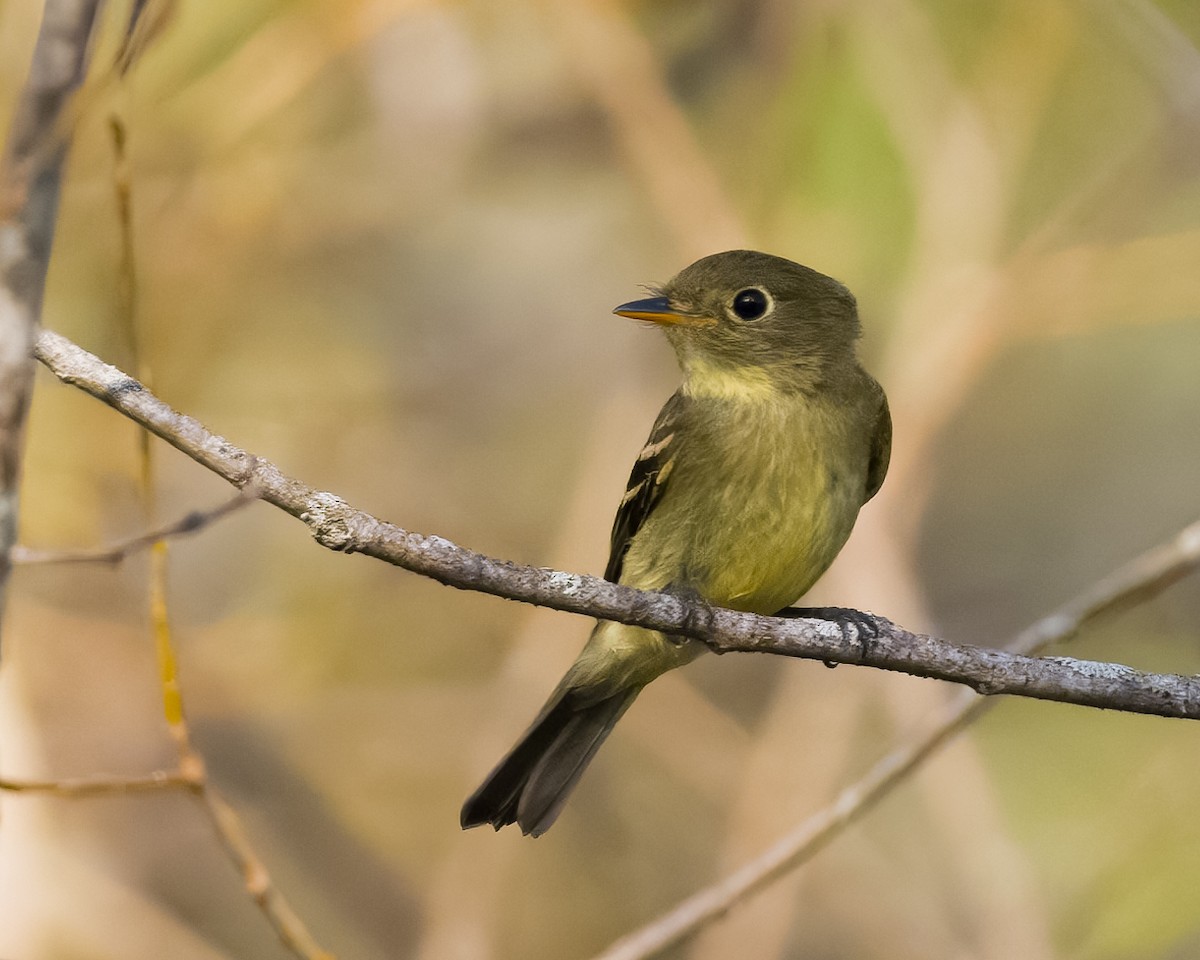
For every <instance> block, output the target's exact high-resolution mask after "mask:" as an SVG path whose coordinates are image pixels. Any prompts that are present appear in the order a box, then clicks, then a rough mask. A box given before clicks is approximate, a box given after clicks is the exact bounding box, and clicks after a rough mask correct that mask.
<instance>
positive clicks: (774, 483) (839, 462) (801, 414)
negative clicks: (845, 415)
mask: <svg viewBox="0 0 1200 960" xmlns="http://www.w3.org/2000/svg"><path fill="white" fill-rule="evenodd" d="M748 419H749V422H748V423H747V424H745V425H744V427H743V428H742V429H738V430H728V429H725V430H723V431H722V437H723V438H726V439H725V440H724V442H723V446H716V447H715V448H714V445H713V444H711V443H708V444H704V445H703V448H704V449H705V451H706V454H707V455H706V456H705V457H704V458H703V459H702V460H700V459H696V458H692V459H688V457H687V456H686V454H681V456H680V458H679V461H678V462H677V463H676V465H675V467H674V469H673V472H672V475H671V486H670V488H668V490H667V491H666V492H665V494H664V496H663V499H662V501H661V502H660V503H659V504H658V506H657V507H656V508H655V510H654V512H653V513H652V514H651V516H650V517H649V518H648V519H647V520H646V522H645V524H644V525H643V527H642V528H641V529H640V530H639V531H638V533H637V535H636V536H635V537H634V538H633V541H632V543H631V544H630V548H629V552H628V554H627V555H626V558H625V564H624V571H623V574H622V577H621V580H622V582H623V583H627V584H630V585H631V586H637V587H642V588H643V589H662V588H664V587H667V586H672V585H674V586H683V587H690V588H691V589H694V590H696V591H697V592H698V593H699V594H700V595H701V596H703V597H704V598H705V599H706V600H708V601H709V602H711V603H714V604H717V605H719V606H725V607H732V608H734V609H737V610H747V611H752V612H755V613H774V612H775V611H776V610H779V609H782V608H783V607H785V606H787V605H788V604H790V603H792V602H793V601H795V600H796V599H797V598H798V597H800V596H801V595H802V594H803V593H805V592H806V591H807V590H808V589H809V588H810V587H811V586H812V585H813V584H814V583H815V582H816V581H817V579H818V578H819V577H820V576H821V574H823V573H824V572H825V570H826V569H827V568H828V567H829V565H830V564H831V563H832V562H833V559H834V557H836V556H837V554H838V551H839V550H841V548H842V545H843V544H844V543H845V542H846V539H847V538H848V537H849V536H850V531H851V529H852V528H853V526H854V521H855V519H856V517H857V515H858V508H859V506H860V505H861V503H862V498H863V488H864V483H865V475H866V462H867V451H866V446H865V443H864V440H863V438H862V436H861V433H862V431H853V430H846V429H844V425H843V424H842V423H841V422H840V421H839V420H838V419H837V418H833V417H823V416H814V415H812V414H811V412H810V411H807V410H800V411H792V410H786V409H785V410H782V411H779V412H777V413H766V414H763V413H759V414H758V415H757V416H755V417H753V418H752V419H751V418H748Z"/></svg>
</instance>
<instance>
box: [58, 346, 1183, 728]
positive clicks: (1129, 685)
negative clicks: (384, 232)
mask: <svg viewBox="0 0 1200 960" xmlns="http://www.w3.org/2000/svg"><path fill="white" fill-rule="evenodd" d="M35 354H36V356H37V358H38V359H39V360H41V361H42V363H44V364H45V365H46V366H47V367H48V368H49V369H50V370H51V371H52V372H53V373H54V374H55V376H57V377H58V378H59V379H60V380H62V381H64V382H65V383H70V384H73V385H74V386H77V387H79V388H80V389H82V390H84V391H86V392H87V393H90V394H91V395H92V396H94V397H97V398H98V399H100V400H103V401H104V402H105V403H107V404H108V405H110V406H111V407H113V408H114V409H116V410H118V411H119V412H121V413H123V414H124V415H125V416H127V417H129V418H130V419H131V420H133V421H135V422H136V423H138V424H140V425H142V426H143V427H145V428H146V429H147V430H150V431H151V432H152V433H154V434H156V435H157V436H159V437H161V438H162V439H163V440H166V441H167V442H168V443H169V444H171V445H172V446H174V447H175V448H176V449H178V450H180V451H182V452H183V453H185V454H187V455H188V456H189V457H191V458H192V459H193V460H195V461H196V462H197V463H200V464H202V465H203V466H205V467H207V468H208V469H209V470H212V471H213V472H214V473H216V474H218V475H219V476H221V477H223V478H224V479H226V480H227V481H229V482H230V483H232V484H234V485H235V486H237V487H239V488H243V487H246V486H247V485H251V484H252V485H253V486H254V487H255V489H256V492H257V493H258V495H259V497H260V498H261V499H263V500H265V501H267V502H268V503H271V504H273V505H275V506H276V507H279V508H280V509H282V510H285V511H286V512H288V513H290V514H291V515H292V516H294V517H297V518H299V519H300V520H302V521H304V523H306V524H307V525H308V527H309V530H310V531H311V532H312V535H313V537H314V538H315V539H316V540H317V542H318V543H320V544H321V545H323V546H325V547H328V548H329V549H331V550H337V551H341V552H346V553H363V554H366V555H367V556H372V557H375V558H377V559H380V560H384V561H386V562H388V563H392V564H395V565H396V566H399V567H403V568H404V569H406V570H410V571H412V572H414V573H419V574H421V575H422V576H426V577H430V578H432V579H434V580H437V581H439V582H440V583H444V584H447V585H449V586H453V587H458V588H460V589H464V590H476V591H479V592H482V593H489V594H492V595H494V596H499V597H505V598H507V599H511V600H520V601H522V602H524V603H532V604H535V605H538V606H544V607H551V608H553V609H556V610H563V611H566V612H568V613H578V614H583V615H586V616H592V617H599V618H601V619H604V620H616V621H619V622H621V623H628V624H633V625H636V626H641V627H648V628H650V629H654V630H661V631H663V632H664V633H667V634H672V635H680V636H685V637H689V638H694V639H697V640H700V641H702V642H704V643H706V644H708V646H709V647H711V648H712V649H713V650H714V651H716V652H717V653H726V652H729V651H753V652H759V653H776V654H782V655H784V656H791V657H803V658H807V659H817V660H824V661H830V662H835V663H848V664H857V665H861V666H872V667H878V668H881V669H885V670H896V671H900V672H902V673H909V674H912V675H914V676H920V677H932V678H935V679H939V680H949V681H951V682H954V683H962V684H966V685H967V686H970V687H971V688H972V689H974V690H976V691H977V692H979V693H984V694H988V695H995V694H1001V693H1008V694H1015V695H1019V696H1026V697H1035V698H1038V699H1043V700H1057V701H1061V702H1064V703H1075V704H1081V705H1085V706H1094V707H1105V708H1108V709H1113V710H1124V711H1128V712H1132V713H1147V714H1155V715H1158V716H1167V717H1183V718H1188V719H1197V718H1200V679H1198V678H1189V677H1183V676H1177V675H1174V674H1152V673H1143V672H1140V671H1137V670H1133V669H1131V668H1130V667H1126V666H1122V665H1119V664H1109V663H1097V662H1093V661H1087V660H1076V659H1074V658H1071V657H1043V658H1031V657H1028V656H1023V655H1020V654H1015V653H1009V652H1005V651H1002V650H994V649H985V648H981V647H972V646H966V645H959V644H953V643H948V642H947V641H944V640H939V639H936V638H934V637H929V636H925V635H922V634H915V633H911V632H910V631H907V630H905V629H903V628H901V627H898V626H896V625H895V624H893V623H891V622H890V621H889V620H886V619H884V618H883V617H875V616H870V615H866V616H865V620H866V621H867V623H866V624H865V625H864V626H866V627H869V629H864V626H859V625H848V626H847V625H839V624H838V623H834V622H830V621H826V620H813V619H803V618H798V619H778V618H771V617H759V616H754V615H752V614H747V613H737V612H734V611H732V610H724V609H719V608H715V607H709V606H707V605H706V604H703V603H697V602H692V601H688V600H685V599H683V598H680V597H677V596H671V595H668V594H656V593H646V592H643V591H640V590H634V589H632V588H631V587H623V586H618V585H617V584H613V583H609V582H608V581H606V580H602V579H600V578H598V577H590V576H584V575H581V574H575V573H563V572H560V571H556V570H546V569H543V568H538V567H528V566H523V565H521V564H516V563H510V562H507V561H503V560H497V559H494V558H492V557H487V556H484V555H483V554H479V553H475V552H473V551H471V550H467V549H465V548H463V547H460V546H458V545H457V544H454V543H451V542H450V541H449V540H446V539H443V538H442V537H437V536H424V535H422V534H419V533H414V532H411V531H408V530H404V529H402V528H400V527H397V526H395V525H394V524H390V523H386V522H384V521H382V520H379V519H377V518H375V517H373V516H371V515H370V514H368V513H365V512H364V511H362V510H357V509H355V508H354V507H352V506H350V505H349V504H348V503H346V502H345V501H344V500H342V499H341V498H340V497H337V496H335V495H334V494H332V493H327V492H324V491H319V490H314V489H313V488H312V487H309V486H307V485H306V484H304V483H302V482H301V481H299V480H296V479H294V478H291V477H288V476H286V475H285V474H283V473H282V472H281V471H280V470H279V468H278V467H276V466H275V465H274V464H272V463H270V462H268V461H266V460H263V459H262V458H260V457H256V456H253V455H251V454H249V453H247V452H246V451H245V450H242V449H240V448H238V447H236V446H234V445H233V444H231V443H230V442H229V441H228V440H226V439H224V438H223V437H220V436H217V435H215V434H213V433H211V432H210V431H209V430H207V429H206V428H205V427H204V426H203V425H202V424H201V423H200V422H199V421H197V420H195V419H194V418H192V417H189V416H187V415H186V414H182V413H179V412H177V411H175V410H173V409H171V407H169V406H168V405H167V404H166V403H164V402H163V401H162V400H160V399H158V398H157V397H156V396H154V395H153V394H152V393H150V391H148V390H147V389H146V388H145V387H144V386H143V385H142V384H140V383H138V382H137V381H136V380H134V379H133V378H131V377H129V376H128V375H126V374H124V373H122V372H121V371H120V370H118V369H117V368H116V367H113V366H111V365H109V364H106V363H104V362H103V361H101V360H99V359H98V358H96V357H95V356H93V355H92V354H90V353H88V352H87V351H86V350H84V349H82V348H81V347H79V346H76V345H75V344H74V343H72V342H71V341H69V340H67V339H66V338H65V337H62V336H60V335H58V334H56V333H52V332H50V331H43V332H42V333H41V334H40V335H39V337H38V340H37V345H36V348H35ZM1173 549H1174V551H1175V552H1176V553H1177V554H1178V556H1179V557H1180V558H1181V560H1180V563H1179V565H1178V566H1177V567H1173V568H1172V569H1173V571H1174V572H1173V573H1172V574H1171V577H1170V581H1169V582H1173V581H1174V580H1175V579H1178V578H1179V577H1181V576H1183V575H1184V574H1185V573H1186V572H1188V571H1190V570H1192V569H1194V568H1195V566H1197V564H1200V524H1196V525H1193V526H1191V527H1188V528H1187V529H1186V530H1184V531H1183V532H1182V533H1180V534H1179V536H1178V537H1177V538H1176V541H1175V546H1174V548H1173ZM1161 586H1162V585H1161V584H1150V583H1147V584H1144V585H1142V587H1140V588H1139V589H1145V590H1156V589H1161Z"/></svg>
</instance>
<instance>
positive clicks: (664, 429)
mask: <svg viewBox="0 0 1200 960" xmlns="http://www.w3.org/2000/svg"><path fill="white" fill-rule="evenodd" d="M689 402H690V401H689V400H688V399H687V398H686V397H684V396H683V395H682V394H679V393H676V394H675V395H674V396H672V397H671V399H670V400H668V401H667V402H666V404H665V405H664V406H663V408H662V410H661V411H659V414H658V419H657V420H655V421H654V427H653V428H652V429H651V430H650V439H648V440H647V441H646V445H645V446H644V447H642V452H641V453H639V454H638V457H637V460H635V461H634V464H633V471H632V472H631V473H630V475H629V483H628V484H626V487H625V496H623V497H622V498H621V506H620V507H618V508H617V516H616V519H615V520H613V529H612V548H611V552H610V553H609V555H608V566H607V567H606V568H605V570H604V578H605V579H606V580H611V581H612V582H613V583H617V582H619V581H620V579H621V567H622V565H623V564H624V562H625V554H626V552H627V551H628V550H629V543H630V541H631V540H633V537H634V534H636V533H637V532H638V530H640V529H641V527H642V524H643V523H645V522H646V518H647V517H649V516H650V514H651V512H652V511H653V510H654V508H655V506H657V504H658V502H659V501H660V500H661V499H662V495H663V491H664V490H666V487H667V478H668V477H669V476H670V474H671V470H672V469H673V467H674V466H675V452H676V448H675V436H676V431H677V429H678V427H679V426H680V422H681V420H682V419H683V416H684V414H685V411H686V409H687V406H688V404H689Z"/></svg>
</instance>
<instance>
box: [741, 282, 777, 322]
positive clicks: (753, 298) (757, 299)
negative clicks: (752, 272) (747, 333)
mask: <svg viewBox="0 0 1200 960" xmlns="http://www.w3.org/2000/svg"><path fill="white" fill-rule="evenodd" d="M770 304H771V301H770V300H768V299H767V295H766V293H764V292H763V291H762V290H759V289H758V287H747V288H746V289H745V290H742V291H741V292H740V293H738V294H737V295H736V296H734V298H733V312H734V313H736V314H737V315H738V317H740V318H741V319H742V320H757V319H759V318H760V317H762V316H763V315H764V314H765V313H766V312H767V308H768V307H769V306H770Z"/></svg>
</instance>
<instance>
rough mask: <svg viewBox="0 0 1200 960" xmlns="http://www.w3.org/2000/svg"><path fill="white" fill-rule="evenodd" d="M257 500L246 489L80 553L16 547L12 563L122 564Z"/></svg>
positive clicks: (196, 531) (250, 488) (250, 489)
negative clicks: (159, 524)
mask: <svg viewBox="0 0 1200 960" xmlns="http://www.w3.org/2000/svg"><path fill="white" fill-rule="evenodd" d="M256 499H257V497H256V495H255V493H254V490H253V488H252V487H247V488H246V489H244V490H242V491H241V492H240V493H238V494H237V495H236V496H233V497H230V498H229V499H228V500H226V501H225V502H224V503H221V504H218V505H217V506H215V507H213V508H211V509H209V510H192V511H191V512H189V513H186V514H184V515H183V516H182V517H180V518H179V519H178V520H175V521H174V522H172V523H168V524H165V525H164V526H161V527H158V528H157V529H155V530H150V531H149V532H147V533H139V534H137V535H136V536H133V537H127V538H125V539H124V540H118V541H117V542H116V543H111V544H109V545H108V546H106V547H95V548H92V549H87V548H81V549H78V550H35V549H33V548H32V547H23V546H16V547H13V552H12V559H13V563H15V564H22V565H25V566H35V565H38V564H51V563H113V564H115V563H120V562H121V561H122V560H125V559H126V558H128V557H130V556H132V555H133V554H135V553H140V552H141V551H142V550H149V549H150V548H151V547H152V546H154V544H155V543H157V542H158V541H159V540H172V539H174V538H176V537H183V536H187V535H189V534H192V533H198V532H199V531H201V530H203V529H204V528H205V527H207V526H209V525H210V524H212V523H215V522H216V521H217V520H220V519H221V518H222V517H227V516H229V514H231V513H234V512H235V511H237V510H240V509H241V508H242V507H244V506H246V505H247V504H249V503H253V502H254V501H255V500H256Z"/></svg>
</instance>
